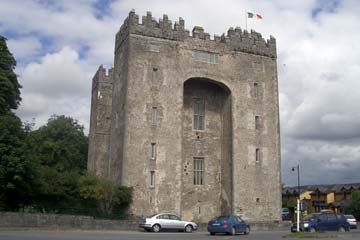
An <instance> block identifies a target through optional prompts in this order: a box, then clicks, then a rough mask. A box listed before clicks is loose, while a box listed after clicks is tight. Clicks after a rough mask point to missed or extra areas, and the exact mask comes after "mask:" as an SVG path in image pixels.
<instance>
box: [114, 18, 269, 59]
mask: <svg viewBox="0 0 360 240" xmlns="http://www.w3.org/2000/svg"><path fill="white" fill-rule="evenodd" d="M129 34H138V35H143V36H148V37H155V38H163V39H168V40H175V41H185V40H186V39H187V38H199V39H202V40H206V41H213V42H216V44H222V45H224V46H227V47H229V48H231V49H232V50H234V51H241V52H247V53H254V54H257V55H262V56H269V57H276V39H275V38H274V37H273V36H270V39H268V40H265V39H264V38H262V36H261V34H260V33H258V32H255V31H253V30H251V32H250V33H249V32H248V31H247V30H244V31H243V30H242V29H241V28H240V27H236V28H235V29H234V28H232V27H231V28H229V30H228V31H227V35H225V34H223V35H222V36H216V35H215V36H214V40H211V39H210V34H209V33H206V32H204V29H203V28H202V27H199V26H195V27H194V28H193V30H192V35H190V32H189V31H188V30H186V29H185V21H184V20H183V19H182V18H179V21H178V22H175V24H174V25H173V24H172V22H171V21H170V20H169V19H168V16H167V15H164V16H163V18H162V19H160V20H159V21H158V22H157V21H156V20H154V18H153V17H152V15H151V12H147V14H146V16H143V17H142V24H140V23H139V16H138V15H137V14H135V12H134V11H132V12H130V14H129V16H128V17H127V18H126V19H125V21H124V24H123V25H122V26H121V28H120V30H119V32H118V33H117V34H116V44H117V45H116V47H115V49H117V48H118V47H119V46H120V45H121V43H122V42H123V41H124V40H125V39H126V38H127V37H128V35H129Z"/></svg>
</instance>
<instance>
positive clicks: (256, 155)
mask: <svg viewBox="0 0 360 240" xmlns="http://www.w3.org/2000/svg"><path fill="white" fill-rule="evenodd" d="M260 157H261V156H260V148H256V150H255V162H256V163H259V162H260V160H261V159H260Z"/></svg>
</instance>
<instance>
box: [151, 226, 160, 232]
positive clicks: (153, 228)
mask: <svg viewBox="0 0 360 240" xmlns="http://www.w3.org/2000/svg"><path fill="white" fill-rule="evenodd" d="M160 230H161V227H160V225H159V224H155V225H154V226H152V231H153V232H160Z"/></svg>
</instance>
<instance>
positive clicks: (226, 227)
mask: <svg viewBox="0 0 360 240" xmlns="http://www.w3.org/2000/svg"><path fill="white" fill-rule="evenodd" d="M207 230H208V232H209V233H210V234H211V235H215V233H226V234H231V235H235V234H236V233H244V234H249V233H250V226H249V224H248V223H247V222H246V221H244V220H242V219H241V218H240V217H238V216H234V215H226V216H220V217H216V218H213V219H211V220H210V221H209V222H208V227H207Z"/></svg>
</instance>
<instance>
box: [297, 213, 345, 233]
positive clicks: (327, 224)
mask: <svg viewBox="0 0 360 240" xmlns="http://www.w3.org/2000/svg"><path fill="white" fill-rule="evenodd" d="M300 230H301V231H307V232H318V231H319V232H322V231H339V232H345V231H349V230H350V224H349V223H348V222H347V221H346V218H345V216H344V215H343V214H340V213H334V212H321V213H312V214H309V215H308V216H306V217H305V218H304V222H303V224H301V225H300ZM291 232H296V223H294V224H293V225H292V226H291Z"/></svg>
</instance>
